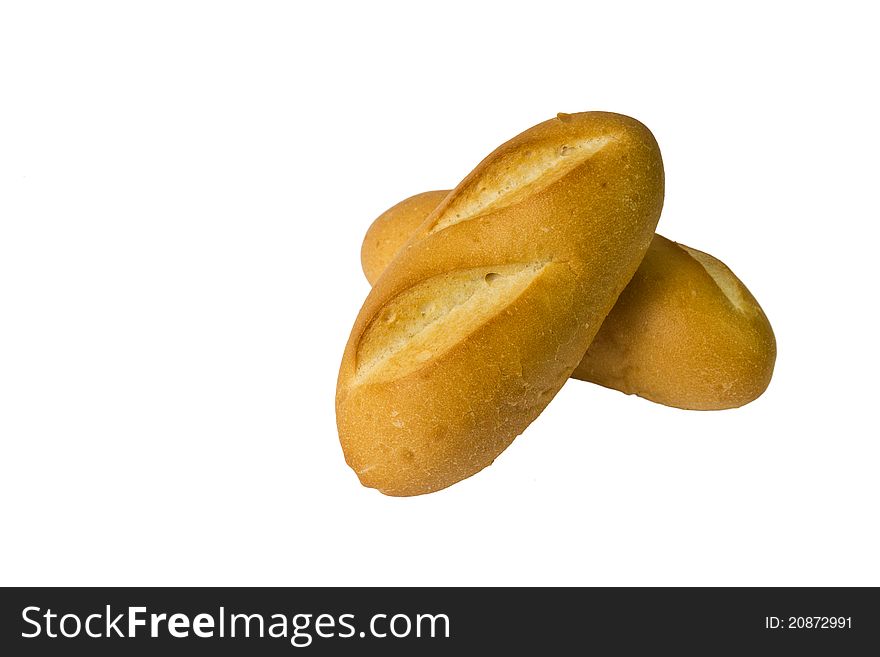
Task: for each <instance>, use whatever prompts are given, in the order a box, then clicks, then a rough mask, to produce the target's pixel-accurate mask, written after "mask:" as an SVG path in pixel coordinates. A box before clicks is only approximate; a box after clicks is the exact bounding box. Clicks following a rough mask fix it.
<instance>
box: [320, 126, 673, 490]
mask: <svg viewBox="0 0 880 657" xmlns="http://www.w3.org/2000/svg"><path fill="white" fill-rule="evenodd" d="M662 203H663V165H662V161H661V158H660V150H659V149H658V147H657V143H656V141H655V140H654V137H653V135H651V133H650V131H649V130H648V129H647V128H645V126H643V125H642V124H641V123H639V122H638V121H636V120H634V119H631V118H629V117H625V116H621V115H617V114H609V113H604V112H587V113H582V114H572V115H567V114H560V115H559V116H558V117H557V118H555V119H551V120H550V121H546V122H544V123H541V124H539V125H537V126H535V127H533V128H531V129H529V130H527V131H526V132H524V133H522V134H520V135H519V136H517V137H515V138H513V139H512V140H511V141H509V142H507V143H506V144H503V145H502V146H500V147H499V148H498V149H496V150H495V151H494V152H493V153H492V154H490V155H489V156H488V157H487V158H486V159H485V160H483V161H482V162H481V163H480V164H479V165H478V166H477V167H476V169H474V171H473V172H471V173H470V174H469V175H468V176H467V177H466V178H465V179H464V180H463V181H462V182H461V184H459V185H458V187H456V188H455V189H454V190H453V191H452V192H451V193H450V194H449V195H448V196H447V197H446V198H445V199H444V200H443V202H442V203H441V204H440V205H439V206H438V207H437V208H436V209H435V210H434V211H433V212H431V214H430V215H429V216H428V217H427V218H426V219H425V220H424V221H423V222H422V223H421V225H420V226H419V227H418V228H417V229H416V231H415V233H414V235H413V237H412V239H411V241H409V242H408V243H407V244H406V245H405V246H404V248H402V249H401V250H400V251H399V252H398V253H397V255H396V256H395V257H394V259H393V261H392V262H391V263H390V264H389V265H388V267H387V268H386V269H385V271H384V272H383V273H382V275H381V276H380V277H379V279H378V280H377V281H376V283H375V286H374V287H373V289H372V291H371V292H370V294H369V296H368V297H367V300H366V302H365V303H364V305H363V307H362V308H361V311H360V313H359V315H358V317H357V320H356V321H355V324H354V328H353V329H352V332H351V336H350V338H349V341H348V344H347V345H346V348H345V353H344V355H343V358H342V365H341V367H340V372H339V380H338V384H337V393H336V417H337V425H338V428H339V438H340V442H341V444H342V448H343V451H344V453H345V458H346V461H347V462H348V464H349V465H350V466H351V467H352V468H353V469H354V470H355V472H356V473H357V474H358V476H359V477H360V480H361V483H363V484H364V485H365V486H370V487H374V488H377V489H379V490H380V491H382V492H383V493H386V494H389V495H418V494H422V493H429V492H432V491H436V490H439V489H441V488H444V487H446V486H449V485H451V484H453V483H455V482H457V481H459V480H461V479H464V478H465V477H469V476H470V475H472V474H474V473H476V472H478V471H479V470H481V469H482V468H484V467H486V466H487V465H489V464H490V463H492V461H493V460H494V459H495V457H497V456H498V454H500V453H501V452H502V451H503V450H504V449H505V448H506V447H507V446H508V445H509V444H510V443H511V441H512V440H513V439H514V438H515V437H516V436H517V435H519V434H520V433H521V432H522V431H523V430H524V429H525V428H526V427H527V426H528V425H529V423H530V422H532V420H534V419H535V418H536V417H537V416H538V414H539V413H540V412H541V411H542V410H543V409H544V407H545V406H546V405H547V404H548V403H549V402H550V400H551V399H552V398H553V396H554V395H555V394H556V392H557V391H558V390H559V388H560V387H561V386H562V384H563V383H564V382H565V380H566V379H567V378H568V376H569V375H570V374H571V372H572V371H573V370H574V368H575V366H576V365H577V364H578V363H579V362H580V359H581V358H582V357H583V354H584V352H585V350H586V348H587V345H588V344H589V343H590V341H591V340H592V339H593V336H594V335H595V334H596V331H597V330H598V328H599V325H600V324H601V322H602V320H603V319H604V317H605V315H607V314H608V311H609V310H610V309H611V307H612V306H613V304H614V301H615V300H616V298H617V296H618V295H619V294H620V292H621V291H622V290H623V288H624V286H625V285H626V283H627V282H628V281H629V279H630V278H631V277H632V275H633V273H634V272H635V270H636V268H637V267H638V264H639V262H640V261H641V259H642V257H643V256H644V253H645V251H646V249H647V248H648V244H649V243H650V241H651V237H652V235H653V231H654V227H655V226H656V224H657V219H658V218H659V216H660V209H661V207H662Z"/></svg>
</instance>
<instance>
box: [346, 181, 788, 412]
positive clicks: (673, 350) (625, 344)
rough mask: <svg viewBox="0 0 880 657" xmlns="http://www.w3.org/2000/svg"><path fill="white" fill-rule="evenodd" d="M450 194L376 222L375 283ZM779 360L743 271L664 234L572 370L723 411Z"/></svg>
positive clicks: (750, 395) (371, 251)
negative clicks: (737, 271) (736, 271)
mask: <svg viewBox="0 0 880 657" xmlns="http://www.w3.org/2000/svg"><path fill="white" fill-rule="evenodd" d="M448 194H449V191H448V190H441V191H433V192H424V193H422V194H417V195H415V196H412V197H410V198H408V199H406V200H404V201H401V202H400V203H398V204H397V205H395V206H394V207H392V208H391V209H389V210H387V211H386V212H384V213H383V214H381V215H380V216H379V217H378V218H377V219H376V220H375V221H374V222H373V225H372V226H370V229H369V230H368V231H367V234H366V237H365V238H364V243H363V247H362V249H361V264H362V265H363V269H364V274H366V276H367V280H369V281H370V283H373V282H375V281H376V279H378V278H379V275H380V274H381V273H382V271H383V270H384V269H385V267H387V266H388V263H389V262H391V260H392V259H393V257H394V255H395V254H396V253H397V251H398V250H399V249H400V248H401V247H402V246H403V245H404V243H406V242H407V241H408V240H409V239H410V237H412V235H413V234H414V233H415V231H416V229H417V228H418V226H419V225H420V224H421V223H422V222H423V221H424V220H425V218H426V217H427V216H428V215H429V214H430V213H431V212H432V211H433V210H434V209H435V208H436V207H437V206H438V205H440V203H441V202H442V201H443V199H445V198H446V196H447V195H448ZM775 362H776V340H775V338H774V336H773V329H771V328H770V322H768V321H767V317H766V316H765V315H764V312H763V311H762V310H761V307H760V306H759V305H758V302H757V301H755V298H754V297H753V296H752V294H751V293H750V292H749V290H748V289H747V288H746V286H745V285H743V284H742V282H741V281H740V280H739V279H738V278H737V277H736V276H735V275H734V274H733V272H731V271H730V269H728V268H727V266H726V265H725V264H724V263H722V262H721V261H720V260H717V259H716V258H713V257H712V256H710V255H708V254H706V253H702V252H701V251H697V250H696V249H692V248H690V247H687V246H683V245H681V244H676V243H675V242H671V241H669V240H668V239H666V238H664V237H661V236H660V235H655V236H654V240H653V241H652V242H651V246H650V248H649V249H648V252H647V253H646V254H645V258H644V260H643V261H642V264H641V265H640V266H639V269H638V270H637V271H636V274H635V276H633V278H632V280H631V281H630V283H629V285H628V286H627V287H626V289H625V290H624V291H623V293H622V294H621V295H620V297H619V298H618V300H617V303H616V304H615V306H614V308H613V309H612V311H611V312H610V313H609V315H608V317H606V318H605V321H604V322H603V324H602V328H601V329H600V330H599V332H598V333H597V334H596V337H595V338H594V339H593V342H592V343H591V344H590V347H589V349H588V350H587V353H586V355H585V356H584V358H583V360H582V361H581V363H580V364H579V365H578V366H577V368H576V369H575V371H574V373H573V374H572V376H574V377H575V378H577V379H582V380H584V381H592V382H593V383H598V384H600V385H603V386H606V387H608V388H614V389H615V390H620V391H622V392H625V393H627V394H636V395H639V396H640V397H644V398H645V399H650V400H651V401H655V402H658V403H660V404H665V405H666V406H674V407H676V408H684V409H694V410H720V409H725V408H735V407H738V406H742V405H743V404H747V403H749V402H750V401H752V400H754V399H756V398H757V397H758V396H760V395H761V393H763V392H764V390H766V388H767V385H768V384H769V383H770V377H771V376H772V374H773V366H774V363H775Z"/></svg>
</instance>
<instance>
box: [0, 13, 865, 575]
mask: <svg viewBox="0 0 880 657" xmlns="http://www.w3.org/2000/svg"><path fill="white" fill-rule="evenodd" d="M832 6H833V7H834V8H833V9H832V8H831V7H832ZM869 6H870V4H869V3H864V4H847V3H833V5H832V3H829V4H828V7H826V8H822V7H819V6H815V5H809V4H805V3H792V4H790V5H786V4H783V3H766V2H761V3H736V4H735V5H732V6H731V7H730V8H729V9H719V8H710V7H709V3H694V4H693V5H681V4H679V5H669V3H660V2H657V3H644V4H625V3H609V2H602V3H589V2H571V3H561V2H550V1H546V0H542V2H530V3H523V4H516V3H510V2H504V3H477V2H467V3H455V2H449V1H446V2H443V3H438V4H437V6H435V7H428V6H427V5H425V4H423V3H406V4H404V3H401V4H399V5H397V4H390V3H383V2H366V3H354V2H352V3H334V2H324V3H299V2H284V3H269V2H239V3H224V2H210V3H208V2H206V3H192V2H190V3H179V2H170V3H166V2H152V3H110V2H108V3H100V4H99V3H58V4H56V5H49V4H44V3H39V2H35V3H4V5H3V9H2V11H0V94H2V96H0V98H2V102H0V117H2V118H0V441H2V442H0V444H2V459H0V468H2V476H0V505H2V507H0V526H2V540H0V551H2V555H0V582H2V583H3V584H119V585H122V584H124V585H135V584H142V585H144V584H146V585H150V584H181V585H195V584H217V585H220V584H234V585H237V584H252V585H274V584H278V585H282V584H283V585H299V584H303V585H305V584H312V585H337V584H389V585H390V584H412V585H429V584H474V585H486V584H500V585H508V584H511V585H512V584H561V585H565V584H578V585H600V584H601V585H635V584H640V585H655V584H670V585H691V584H696V585H703V584H714V585H746V584H749V585H808V584H818V585H830V584H836V585H863V584H873V585H880V559H878V554H880V529H878V500H880V477H878V469H880V446H878V431H877V410H876V407H877V371H878V367H880V362H878V354H877V322H876V317H877V310H876V307H877V286H876V280H877V273H876V271H877V269H876V265H875V264H874V263H875V258H876V246H877V242H878V238H880V235H878V219H880V216H878V173H880V170H878V157H880V155H878V147H880V139H878V136H880V135H878V123H877V117H878V115H880V104H878V102H877V95H876V94H877V64H878V61H880V60H878V55H880V52H878V47H877V41H876V30H875V28H876V25H877V21H876V20H875V19H876V17H874V16H870V15H869V14H868V13H867V9H866V8H867V7H869ZM590 109H603V110H611V111H617V112H622V113H625V114H629V115H632V116H635V117H637V118H638V119H640V120H641V121H643V122H644V123H645V124H647V125H648V126H649V127H650V128H651V129H652V130H653V132H654V134H655V135H656V137H657V140H658V141H659V143H660V146H661V149H662V151H663V155H664V160H665V165H666V172H667V173H666V180H667V195H666V205H665V209H664V212H663V216H662V218H661V221H660V232H661V233H662V234H664V235H666V236H668V237H670V238H672V239H675V240H677V241H680V242H684V243H686V244H688V245H691V246H694V247H697V248H699V249H702V250H705V251H708V252H710V253H712V254H714V255H716V256H718V257H719V258H721V259H722V260H724V261H725V262H726V263H727V264H728V265H730V266H731V267H732V269H733V270H734V271H735V272H736V273H737V274H738V275H739V276H740V277H741V278H742V279H743V281H744V282H745V283H746V284H747V285H748V286H749V287H750V288H751V290H752V292H753V293H754V294H755V296H756V297H757V298H758V299H759V300H760V302H761V304H762V305H763V307H764V309H765V311H766V312H767V315H768V316H769V318H770V320H771V322H772V324H773V326H774V329H775V332H776V337H777V341H778V345H779V358H778V361H777V366H776V373H775V376H774V379H773V382H772V384H771V386H770V389H769V390H768V392H767V393H766V394H765V395H764V396H763V397H762V398H760V399H759V400H758V401H756V402H754V403H753V404H751V405H749V406H746V407H744V408H742V409H739V410H735V411H725V412H714V413H711V412H710V413H696V412H684V411H679V410H674V409H669V408H664V407H661V406H658V405H655V404H652V403H649V402H646V401H644V400H641V399H638V398H636V397H627V396H625V395H622V394H620V393H618V392H614V391H611V390H605V389H602V388H599V387H596V386H592V385H588V384H586V383H583V382H578V381H572V382H570V383H569V384H568V385H566V386H565V388H564V389H563V391H562V392H561V393H560V394H559V396H558V397H557V398H556V399H555V400H554V401H553V403H552V404H551V405H550V406H549V407H548V408H547V410H546V412H545V413H544V414H543V415H542V416H541V417H540V418H539V419H538V420H537V421H536V422H535V423H534V424H533V425H532V426H531V427H530V428H529V429H528V430H527V431H526V433H525V434H524V435H523V436H522V437H521V438H519V439H517V440H516V441H515V442H514V444H513V446H512V447H511V448H510V449H509V450H507V452H505V453H504V454H503V455H502V456H501V457H500V458H499V459H498V460H497V462H496V463H495V465H493V466H492V467H490V468H488V469H487V470H485V471H483V472H482V473H480V474H479V475H477V476H475V477H473V478H471V479H469V480H467V481H464V482H462V483H460V484H458V485H456V486H453V487H452V488H450V489H448V490H445V491H442V492H440V493H437V494H434V495H429V496H423V497H418V498H411V499H393V498H387V497H384V496H382V495H380V494H378V493H377V492H375V491H373V490H368V489H365V488H362V487H361V486H360V485H359V484H358V481H357V479H356V477H355V475H354V474H353V473H352V472H351V471H350V470H349V469H348V467H347V466H346V465H345V463H344V461H343V458H342V453H341V450H340V448H339V444H338V440H337V436H336V428H335V419H334V391H335V382H336V375H337V368H338V365H339V360H340V358H341V355H342V350H343V347H344V344H345V341H346V339H347V337H348V333H349V330H350V327H351V324H352V322H353V320H354V318H355V315H356V314H357V311H358V309H359V307H360V304H361V303H362V301H363V299H364V297H365V296H366V294H367V291H368V286H367V283H366V281H365V280H364V278H363V275H362V273H361V270H360V262H359V250H360V244H361V238H362V235H363V232H364V231H365V230H366V228H367V226H368V225H369V223H370V222H371V221H372V219H373V218H374V217H375V216H376V215H378V214H379V213H380V212H382V211H383V210H384V209H385V208H386V207H388V206H390V205H392V204H393V203H395V202H396V201H398V200H399V199H401V198H403V197H405V196H408V195H410V194H413V193H416V192H419V191H422V190H425V189H436V188H445V187H452V186H454V185H455V184H456V183H457V182H458V180H459V179H460V178H462V177H463V176H464V175H465V174H466V173H467V172H468V171H469V170H470V169H471V168H472V167H473V166H474V165H475V164H476V163H477V162H478V161H479V160H480V159H481V158H482V157H483V156H485V155H486V154H487V153H489V152H490V151H491V150H492V149H493V148H494V147H495V146H497V145H498V144H499V143H501V142H502V141H505V140H506V139H508V138H510V137H512V136H513V135H515V134H516V133H518V132H520V131H522V130H524V129H526V128H528V127H529V126H531V125H533V124H535V123H537V122H539V121H542V120H545V119H547V118H550V117H552V116H554V115H555V114H556V112H559V111H565V112H577V111H583V110H590Z"/></svg>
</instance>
